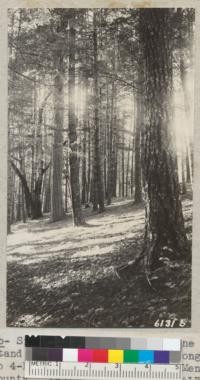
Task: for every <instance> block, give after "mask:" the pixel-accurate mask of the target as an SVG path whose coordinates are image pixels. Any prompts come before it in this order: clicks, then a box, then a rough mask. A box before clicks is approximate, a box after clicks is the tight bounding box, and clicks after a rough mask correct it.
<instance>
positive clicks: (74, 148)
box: [68, 11, 84, 226]
mask: <svg viewBox="0 0 200 380" xmlns="http://www.w3.org/2000/svg"><path fill="white" fill-rule="evenodd" d="M72 12H73V11H72ZM72 22H73V18H72V20H70V27H69V47H70V50H69V80H68V105H69V111H68V123H69V124H68V125H69V148H70V153H69V166H70V184H71V196H72V216H73V222H74V225H75V226H79V225H82V224H83V223H84V218H83V215H82V210H81V199H80V183H79V158H78V142H77V132H76V116H75V40H76V32H75V29H74V27H73V24H72Z"/></svg>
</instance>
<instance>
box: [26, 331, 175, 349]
mask: <svg viewBox="0 0 200 380" xmlns="http://www.w3.org/2000/svg"><path fill="white" fill-rule="evenodd" d="M25 347H38V348H39V347H42V348H44V347H48V348H88V349H89V348H91V349H93V348H95V349H106V348H107V349H117V350H154V351H181V340H180V339H170V338H163V339H161V338H147V339H145V338H116V337H109V338H108V337H83V336H66V337H64V338H62V337H61V336H54V335H51V336H49V335H37V336H35V335H31V336H29V335H26V336H25Z"/></svg>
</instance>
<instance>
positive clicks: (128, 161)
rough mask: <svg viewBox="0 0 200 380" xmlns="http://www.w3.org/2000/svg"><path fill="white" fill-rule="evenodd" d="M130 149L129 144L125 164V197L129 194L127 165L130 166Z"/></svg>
mask: <svg viewBox="0 0 200 380" xmlns="http://www.w3.org/2000/svg"><path fill="white" fill-rule="evenodd" d="M130 149H131V145H130V143H129V146H128V156H127V165H126V198H127V197H128V195H129V166H130Z"/></svg>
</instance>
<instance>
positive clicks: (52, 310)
mask: <svg viewBox="0 0 200 380" xmlns="http://www.w3.org/2000/svg"><path fill="white" fill-rule="evenodd" d="M129 207H130V205H129ZM138 210H140V209H138ZM141 211H142V210H141ZM141 215H142V213H141ZM122 216H123V215H122ZM137 218H138V219H140V216H139V215H138V214H137V216H136V219H137ZM141 218H142V216H141ZM187 218H188V221H187V223H188V225H189V224H190V225H191V214H190V216H189V214H188V215H187ZM124 220H125V223H126V220H127V219H126V218H124ZM137 224H138V220H137ZM66 235H67V234H66ZM107 235H108V236H109V237H112V236H113V234H112V232H110V231H108V233H107ZM119 236H120V234H119ZM103 238H104V236H103ZM75 239H77V242H78V241H79V240H78V239H79V238H75ZM37 243H38V245H37V244H36V247H37V246H38V248H39V244H40V242H37ZM114 243H116V244H115V248H114V249H113V247H112V244H113V242H110V241H107V242H104V240H102V241H101V244H102V245H103V246H108V247H109V245H110V247H112V251H111V252H109V253H104V254H102V255H99V254H95V252H93V255H91V256H88V255H84V250H82V251H80V252H79V253H80V255H79V257H74V253H75V252H76V253H77V248H72V249H71V250H68V251H66V250H64V251H59V254H57V253H56V254H55V255H52V254H49V253H48V250H47V251H46V253H45V255H47V256H45V258H43V260H42V261H35V262H31V263H28V264H24V263H22V262H21V260H20V261H16V262H15V261H13V262H12V261H11V262H9V263H8V272H7V273H8V281H7V324H8V326H15V327H83V328H85V327H153V326H154V323H155V322H156V320H158V319H159V318H160V319H164V320H166V319H174V318H176V319H177V321H180V320H181V319H185V320H186V326H185V327H190V313H191V310H190V304H191V281H190V280H191V273H190V270H191V267H190V265H189V264H186V263H185V262H183V261H180V262H179V263H177V262H174V263H173V262H172V263H171V266H172V268H171V269H169V270H168V271H167V270H166V268H165V267H164V268H161V270H160V272H159V271H158V272H157V273H155V274H154V277H156V276H157V278H159V281H158V287H156V288H155V289H153V288H152V287H150V286H149V284H148V282H147V278H146V275H145V271H144V267H143V263H141V264H140V267H137V268H135V271H131V272H130V273H128V274H127V277H126V278H120V277H118V275H117V274H116V270H115V269H116V268H117V267H118V266H120V265H126V264H127V263H128V262H129V261H132V260H133V259H136V258H137V257H138V255H140V253H141V252H142V247H143V228H142V226H141V225H140V227H139V230H138V231H137V233H136V234H135V235H133V236H132V237H131V238H129V239H126V240H124V241H122V239H120V240H119V239H118V240H117V241H116V242H114ZM50 244H51V242H49V244H48V247H49V246H50ZM95 245H96V243H94V244H93V243H92V245H91V247H92V246H95ZM43 254H44V253H43ZM19 255H20V254H19ZM28 256H30V255H27V257H28ZM21 257H22V258H23V255H22V254H21ZM35 259H36V260H39V251H37V256H36V258H35ZM177 323H178V322H177ZM175 327H179V326H175Z"/></svg>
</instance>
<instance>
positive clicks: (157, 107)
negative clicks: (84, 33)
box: [140, 8, 188, 269]
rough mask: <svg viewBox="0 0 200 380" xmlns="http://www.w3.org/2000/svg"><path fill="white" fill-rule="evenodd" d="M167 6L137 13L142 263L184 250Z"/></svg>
mask: <svg viewBox="0 0 200 380" xmlns="http://www.w3.org/2000/svg"><path fill="white" fill-rule="evenodd" d="M171 12H172V10H170V9H164V8H163V9H159V8H158V9H157V8H153V9H151V10H150V9H146V10H145V9H144V10H141V12H140V37H141V44H142V49H143V57H144V62H145V86H144V88H145V114H146V118H145V127H144V143H143V146H144V150H143V152H142V163H143V175H144V185H145V195H146V206H145V252H146V258H147V268H151V269H153V268H156V267H158V266H159V265H161V264H160V258H161V257H165V256H169V255H170V257H171V258H174V259H178V258H182V257H184V253H186V252H187V248H188V242H187V238H186V233H185V228H184V219H183V213H182V205H181V200H180V187H179V182H178V174H177V157H176V151H175V145H174V134H173V131H172V128H171V117H172V107H171V98H172V79H173V78H172V72H173V71H172V43H173V37H170V21H171V19H170V16H171Z"/></svg>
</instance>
